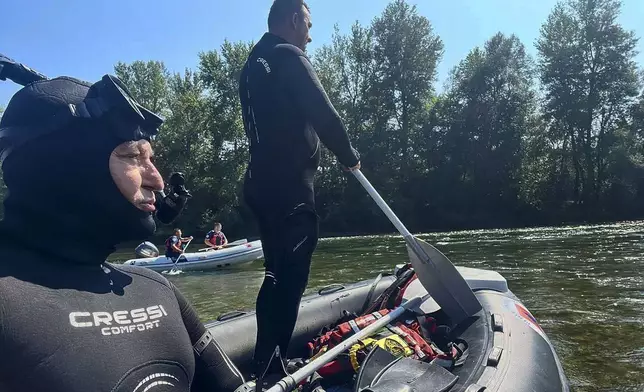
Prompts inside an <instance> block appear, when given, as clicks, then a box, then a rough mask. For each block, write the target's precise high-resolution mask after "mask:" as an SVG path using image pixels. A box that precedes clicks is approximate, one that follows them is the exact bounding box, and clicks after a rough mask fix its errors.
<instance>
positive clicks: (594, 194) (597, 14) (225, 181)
mask: <svg viewBox="0 0 644 392" xmlns="http://www.w3.org/2000/svg"><path fill="white" fill-rule="evenodd" d="M620 8H621V3H620V2H619V1H618V0H564V1H562V2H560V3H559V4H557V5H556V6H555V7H554V9H553V10H552V12H551V14H550V15H549V17H548V19H547V20H546V21H545V22H544V24H543V25H542V27H541V31H540V36H539V38H538V39H537V41H536V42H535V45H536V49H537V57H536V58H531V57H530V56H529V55H528V54H527V53H526V48H525V46H524V44H523V43H522V42H520V40H519V39H518V38H517V37H516V36H514V35H505V34H501V33H497V34H495V35H494V36H492V37H490V39H489V40H488V41H487V42H485V44H484V45H482V46H481V47H476V48H473V49H472V50H471V51H470V52H469V54H468V55H467V56H466V57H465V58H464V59H463V60H462V61H461V62H460V63H459V64H458V65H457V66H456V67H454V69H453V70H452V72H451V75H450V78H449V80H448V82H447V84H446V90H445V92H444V93H442V94H437V93H436V91H435V90H434V85H435V83H436V69H437V66H438V64H439V63H440V61H441V58H442V55H443V49H444V47H443V42H442V40H441V38H440V37H439V36H438V35H437V34H436V33H435V32H434V31H433V29H432V25H431V23H430V21H429V20H428V19H427V18H426V17H424V16H422V15H419V14H418V11H417V9H416V7H414V6H412V5H410V4H409V3H407V2H406V1H405V0H392V1H391V3H390V4H389V5H388V6H387V7H386V8H385V9H384V10H383V12H382V13H381V14H380V15H379V16H378V17H376V18H375V19H374V20H373V21H372V22H371V23H370V24H369V25H368V26H363V25H361V24H359V23H358V22H356V23H355V24H354V25H353V26H352V27H351V29H350V31H349V32H348V33H346V34H341V33H340V31H339V29H338V28H337V26H336V29H335V33H334V35H333V38H332V40H331V42H329V43H328V44H327V45H324V46H323V47H321V48H320V49H319V50H318V51H317V52H316V53H315V54H314V56H312V60H313V62H314V65H315V68H316V70H317V72H318V75H319V77H320V80H321V81H322V84H323V85H324V87H325V89H326V90H327V93H328V94H329V96H330V98H331V101H332V102H333V103H334V105H335V107H336V109H337V110H338V112H339V113H340V115H341V116H342V118H343V119H344V121H345V124H346V126H347V129H348V130H349V133H350V136H351V139H352V141H353V143H354V145H355V146H356V147H357V149H358V150H359V151H360V153H361V161H362V165H363V171H364V172H365V174H366V175H367V177H369V178H370V180H371V181H372V182H373V183H374V186H375V187H376V188H377V189H378V190H379V191H380V193H381V194H382V195H383V197H384V198H385V199H386V200H387V201H388V202H390V203H391V206H392V208H393V209H394V210H395V211H396V212H397V214H398V215H399V216H400V217H401V219H402V220H403V221H405V223H406V224H407V225H408V226H409V227H410V229H412V230H431V229H449V228H466V227H499V226H508V225H532V224H546V223H547V224H556V223H561V222H564V221H591V220H609V219H625V218H628V219H630V218H639V217H642V216H644V203H641V202H639V200H641V199H642V196H643V195H644V91H642V79H643V78H642V75H643V73H642V72H641V71H638V68H637V64H635V62H634V58H635V55H636V53H635V47H636V44H637V40H638V39H637V38H636V37H635V35H634V33H633V32H630V31H626V30H625V29H624V28H623V27H622V26H620V25H619V23H618V22H617V18H618V16H619V12H620ZM251 49H252V43H244V42H236V43H233V42H229V41H225V42H224V44H223V45H222V46H221V47H220V48H219V50H212V51H208V52H204V53H200V55H199V65H198V67H197V69H194V70H191V69H186V70H185V72H183V73H182V74H171V73H169V72H168V71H167V69H166V68H165V66H164V64H163V63H162V62H158V61H148V62H142V61H135V62H133V63H131V64H124V63H118V64H117V65H116V66H115V71H116V73H117V75H118V76H120V77H121V78H122V79H123V80H124V81H125V83H126V84H127V85H128V87H129V88H130V89H131V91H132V93H133V94H134V95H135V96H136V97H137V99H139V100H140V101H141V103H142V104H144V105H145V106H147V107H149V108H150V109H152V110H154V111H156V112H159V113H161V114H162V115H163V116H164V117H165V119H166V122H165V123H164V125H163V127H162V130H161V132H160V135H159V137H158V139H157V140H156V141H155V145H154V147H155V150H156V153H157V156H158V166H159V168H160V170H161V171H162V173H163V174H164V175H165V176H167V175H168V174H169V173H170V172H172V171H175V170H181V171H183V172H184V173H186V175H187V179H188V187H189V188H190V189H191V190H192V192H193V195H194V198H193V199H192V200H191V201H190V203H189V205H188V207H187V209H186V212H185V214H184V215H183V216H182V218H181V221H180V222H179V225H181V226H182V227H183V228H184V231H186V232H192V231H205V230H207V229H209V228H210V226H211V224H212V221H213V220H217V221H221V222H223V223H224V226H225V229H226V232H227V234H229V235H233V236H235V235H239V236H250V235H252V234H253V233H252V231H253V229H252V227H253V219H252V217H251V215H250V214H249V212H248V210H247V208H246V207H245V206H244V203H243V200H242V197H241V192H242V183H243V175H244V171H245V169H246V162H247V160H248V145H247V140H246V137H245V134H244V130H243V124H242V120H241V112H240V110H241V107H240V105H239V98H238V78H239V75H240V71H241V69H242V67H243V64H244V62H245V60H246V58H247V56H248V54H249V52H250V50H251ZM0 112H1V109H0ZM275 175H276V176H278V175H279V173H275ZM275 191H276V192H279V190H275ZM316 202H317V205H318V213H319V215H320V217H321V222H322V230H323V232H324V233H332V232H335V233H350V232H353V233H358V232H361V233H365V232H376V231H389V230H391V226H390V223H389V222H388V221H387V220H386V218H385V217H384V216H383V215H382V213H381V212H380V211H379V210H378V209H377V207H376V206H375V205H374V203H373V202H372V201H371V200H370V199H369V197H368V196H367V195H366V193H365V192H364V191H363V190H362V188H361V187H360V185H359V184H358V183H357V182H356V181H355V180H354V179H353V178H351V177H350V176H349V175H347V174H346V173H344V172H342V171H341V170H340V168H339V166H338V164H337V162H336V160H335V158H334V157H333V155H332V154H331V153H329V152H328V151H327V150H326V149H324V150H323V157H322V163H321V166H320V169H319V172H318V176H317V179H316Z"/></svg>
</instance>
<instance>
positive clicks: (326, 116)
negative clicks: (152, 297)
mask: <svg viewBox="0 0 644 392" xmlns="http://www.w3.org/2000/svg"><path fill="white" fill-rule="evenodd" d="M239 94H240V100H241V104H242V113H243V119H244V127H245V130H246V134H247V136H248V139H249V141H250V162H249V165H248V169H247V171H246V177H245V184H244V196H245V200H246V202H247V204H248V205H249V206H250V208H251V209H252V211H253V213H254V215H255V217H256V218H257V221H258V225H259V229H260V235H261V240H262V246H263V249H264V260H265V267H266V277H265V279H264V283H263V285H262V288H261V289H260V293H259V296H258V299H257V319H258V343H257V347H256V350H255V360H256V362H258V365H257V366H258V370H257V371H258V372H261V371H263V369H262V366H263V363H264V362H265V361H266V360H267V358H268V356H270V354H271V353H272V352H273V351H274V349H275V347H276V346H277V345H279V347H280V350H281V352H282V353H284V351H286V350H287V348H288V342H289V340H290V338H291V334H292V331H293V327H294V325H295V321H296V319H297V314H298V308H299V302H300V300H301V297H302V294H303V292H304V289H305V287H306V284H307V281H308V275H309V268H310V263H311V256H312V253H313V251H314V250H315V247H316V245H317V240H318V217H317V214H316V212H315V200H314V189H313V183H314V176H315V173H316V171H317V168H318V165H319V162H320V140H321V141H322V143H324V145H325V146H327V147H328V148H329V149H330V150H331V151H332V152H333V153H334V154H335V155H336V156H337V157H338V160H339V161H340V163H341V164H343V165H344V166H346V167H353V166H355V165H356V164H357V163H358V157H357V153H356V151H355V150H354V149H353V148H352V147H351V143H350V142H349V138H348V135H347V132H346V130H345V128H344V125H343V124H342V121H341V119H340V117H339V115H338V113H337V112H336V110H335V109H334V108H333V106H332V104H331V103H330V101H329V99H328V97H327V95H326V93H325V91H324V89H323V88H322V86H321V84H320V81H319V80H318V78H317V76H316V74H315V71H314V70H313V67H312V66H311V63H310V62H309V59H308V58H307V57H306V55H305V54H304V52H302V51H301V50H300V49H298V48H297V47H295V46H293V45H290V44H288V43H287V42H286V41H284V40H283V39H281V38H279V37H277V36H275V35H273V34H270V33H267V34H265V35H264V36H263V37H262V38H261V40H260V41H259V42H258V43H257V44H256V45H255V47H254V48H253V50H252V52H251V54H250V56H249V58H248V60H247V62H246V65H245V67H244V69H243V71H242V74H241V78H240V88H239Z"/></svg>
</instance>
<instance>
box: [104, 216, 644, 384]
mask: <svg viewBox="0 0 644 392" xmlns="http://www.w3.org/2000/svg"><path fill="white" fill-rule="evenodd" d="M419 237H421V238H423V239H424V240H426V241H428V242H430V243H432V244H434V245H435V246H436V247H437V248H439V249H440V250H441V251H442V252H443V253H445V254H446V255H447V256H448V257H449V258H450V259H451V260H452V261H453V262H454V263H455V264H457V265H464V266H469V267H477V268H489V269H494V270H496V271H498V272H499V273H501V274H502V275H503V276H505V278H506V279H507V280H508V284H509V286H510V288H511V290H512V291H514V292H515V294H516V295H517V296H519V297H520V298H521V299H522V300H523V301H524V302H525V304H526V306H528V308H529V309H530V310H531V311H532V313H533V314H534V315H535V317H537V319H538V320H539V321H540V323H541V324H542V326H543V328H544V330H545V331H546V332H547V333H548V335H549V337H550V339H551V340H552V342H553V344H554V345H555V348H556V350H557V352H558V354H559V356H560V357H561V359H562V361H563V363H564V368H565V370H566V375H567V376H568V378H569V379H570V381H571V385H572V387H573V390H575V391H644V255H643V251H644V241H643V240H644V222H623V223H619V224H609V225H595V226H571V227H552V228H530V229H514V230H474V231H460V232H451V233H432V234H427V235H420V236H419ZM128 253H130V252H128ZM130 257H132V255H131V254H124V253H121V254H116V255H114V258H115V259H120V260H125V259H127V258H130ZM405 261H407V252H406V250H405V244H404V241H403V240H402V239H401V238H400V236H395V235H390V236H367V237H351V238H334V239H324V240H321V241H320V244H319V246H318V249H317V250H316V253H315V255H314V261H313V266H312V268H311V277H310V281H309V286H308V292H312V291H314V290H317V289H319V288H321V287H323V286H326V285H328V284H332V283H348V282H354V281H357V280H364V279H371V278H373V277H375V276H376V275H377V274H378V273H379V272H382V271H391V270H392V269H393V266H394V265H395V264H397V263H403V262H405ZM262 278H263V268H262V263H261V261H259V262H255V263H253V264H251V265H249V266H245V267H242V268H240V269H236V270H228V271H217V272H199V273H197V272H186V273H184V274H181V275H178V276H173V277H169V279H171V280H172V281H173V282H174V283H175V284H176V285H177V286H178V287H179V288H180V289H181V290H182V291H183V292H184V293H185V294H186V296H187V297H188V298H189V299H190V300H191V301H192V303H193V304H194V305H195V307H196V308H197V310H198V311H199V313H200V315H201V317H202V319H203V320H204V321H206V320H211V319H214V318H216V317H217V316H218V315H219V314H221V313H223V312H227V311H230V310H237V309H252V308H254V303H255V296H256V295H257V291H258V290H259V287H260V285H261V282H262Z"/></svg>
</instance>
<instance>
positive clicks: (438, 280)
mask: <svg viewBox="0 0 644 392" xmlns="http://www.w3.org/2000/svg"><path fill="white" fill-rule="evenodd" d="M352 173H353V174H354V176H355V177H356V178H357V179H358V181H360V183H361V184H362V186H363V187H364V188H365V190H366V191H367V192H368V193H369V196H371V198H372V199H373V200H374V201H375V202H376V204H377V205H378V207H380V209H381V210H382V212H384V213H385V215H387V217H388V218H389V220H390V221H391V223H393V224H394V226H396V228H397V229H398V231H399V232H400V234H402V236H403V238H404V239H405V241H406V242H407V252H408V253H409V259H410V261H411V265H412V267H413V268H414V271H415V272H416V275H417V276H418V280H420V283H422V285H423V287H424V288H425V290H427V292H428V293H429V294H430V295H431V296H432V298H433V299H434V301H436V303H437V304H438V305H439V306H440V307H441V309H443V311H444V312H445V313H446V314H447V316H448V317H449V318H450V320H451V321H452V323H453V324H454V325H458V324H459V323H461V322H462V321H463V320H465V319H467V318H468V317H471V316H473V315H474V314H476V313H477V312H478V311H479V310H481V303H480V302H479V300H478V298H476V296H475V295H474V293H473V292H472V289H471V288H470V286H469V285H468V284H467V282H466V281H465V279H464V278H463V276H462V275H461V274H460V273H459V272H458V270H457V269H456V267H454V264H452V262H451V261H449V259H448V258H447V257H446V256H445V255H444V254H442V253H441V252H440V251H439V250H438V249H436V248H434V247H433V246H431V245H430V244H428V243H427V242H425V241H423V240H420V239H418V238H416V237H414V236H413V235H412V234H411V233H410V232H409V230H407V228H406V227H405V225H403V224H402V222H401V221H400V219H398V217H397V216H396V215H395V214H394V212H393V211H392V210H391V208H389V206H388V205H387V203H385V201H384V200H383V199H382V197H380V195H379V194H378V192H376V190H375V189H374V188H373V186H372V185H371V183H369V180H367V178H366V177H365V176H364V174H362V172H361V171H360V170H352Z"/></svg>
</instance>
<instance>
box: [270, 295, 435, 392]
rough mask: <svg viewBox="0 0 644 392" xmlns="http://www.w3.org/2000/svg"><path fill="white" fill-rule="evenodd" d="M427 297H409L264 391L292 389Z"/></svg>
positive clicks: (284, 391) (281, 391) (275, 391)
mask: <svg viewBox="0 0 644 392" xmlns="http://www.w3.org/2000/svg"><path fill="white" fill-rule="evenodd" d="M427 298H429V295H425V296H423V297H420V296H419V297H414V298H412V299H410V300H409V301H407V302H405V303H404V304H402V305H401V306H399V307H397V308H396V309H394V310H393V311H391V312H389V313H388V314H387V315H386V316H384V317H382V318H380V319H378V321H376V322H375V323H373V324H371V325H368V326H367V327H365V329H363V330H361V331H360V332H358V333H356V334H355V335H353V336H351V337H350V338H348V339H346V340H344V341H343V342H342V343H340V344H338V345H337V346H335V347H333V348H332V349H330V350H329V351H327V352H325V353H324V354H322V355H320V356H319V357H318V358H316V359H314V360H313V361H311V362H309V363H308V364H307V365H306V366H304V367H302V368H301V369H299V370H297V371H296V372H295V373H293V374H291V375H288V376H286V377H284V378H282V379H281V380H280V381H278V382H277V384H275V385H273V386H272V387H271V388H269V389H268V390H267V391H266V392H288V391H291V390H293V389H294V388H295V387H296V386H297V384H299V383H300V382H302V381H303V380H305V379H306V378H307V377H308V376H310V375H311V374H313V373H315V372H316V371H317V370H318V369H320V368H321V367H322V366H324V365H326V364H327V363H328V362H329V361H331V360H332V359H334V358H335V357H337V356H338V355H340V354H342V352H343V351H345V350H346V349H348V348H349V347H351V346H353V345H354V344H355V343H356V342H358V341H359V340H361V339H364V338H367V337H369V336H371V335H373V334H374V333H376V332H378V331H379V330H380V329H381V328H383V327H385V326H386V325H387V324H389V323H391V322H392V321H394V320H395V319H397V318H398V317H400V316H401V315H402V314H403V313H405V311H406V310H407V309H410V308H416V307H418V306H420V304H422V303H423V301H425V300H426V299H427Z"/></svg>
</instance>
